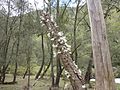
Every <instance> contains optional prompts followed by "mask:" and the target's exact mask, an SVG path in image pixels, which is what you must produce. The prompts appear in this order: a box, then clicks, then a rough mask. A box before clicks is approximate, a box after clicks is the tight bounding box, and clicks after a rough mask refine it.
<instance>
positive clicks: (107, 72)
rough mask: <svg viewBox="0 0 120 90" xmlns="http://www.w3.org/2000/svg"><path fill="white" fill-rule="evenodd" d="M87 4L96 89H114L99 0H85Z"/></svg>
mask: <svg viewBox="0 0 120 90" xmlns="http://www.w3.org/2000/svg"><path fill="white" fill-rule="evenodd" d="M87 6H88V12H89V18H90V24H91V37H92V48H93V59H94V64H95V76H96V90H116V89H115V81H114V75H113V70H112V65H111V58H110V51H109V45H108V40H107V35H106V25H105V20H104V15H103V11H102V6H101V1H100V0H87Z"/></svg>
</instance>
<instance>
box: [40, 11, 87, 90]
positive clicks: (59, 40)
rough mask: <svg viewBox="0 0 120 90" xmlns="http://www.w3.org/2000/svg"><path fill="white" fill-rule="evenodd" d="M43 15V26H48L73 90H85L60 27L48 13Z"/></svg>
mask: <svg viewBox="0 0 120 90" xmlns="http://www.w3.org/2000/svg"><path fill="white" fill-rule="evenodd" d="M41 15H42V16H41V19H42V22H43V26H44V25H46V27H47V28H48V36H49V37H50V39H51V41H52V42H53V47H54V49H55V52H56V53H55V55H60V60H61V62H62V63H63V65H64V68H65V70H66V71H68V72H69V74H70V76H69V77H70V81H71V85H72V87H73V90H85V89H84V88H83V87H82V86H83V84H84V80H83V78H82V76H81V72H80V71H79V69H78V67H77V65H76V64H75V63H74V62H73V60H72V58H71V56H70V53H71V51H70V46H69V45H68V44H67V43H66V41H67V40H66V39H65V37H64V35H63V33H62V32H59V31H58V26H57V25H56V23H55V22H54V21H53V20H52V18H51V17H50V16H49V14H48V13H42V14H41Z"/></svg>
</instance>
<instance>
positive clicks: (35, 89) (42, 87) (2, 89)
mask: <svg viewBox="0 0 120 90" xmlns="http://www.w3.org/2000/svg"><path fill="white" fill-rule="evenodd" d="M6 81H7V82H8V81H9V82H10V81H12V75H7V77H6ZM35 82H36V81H35V80H34V76H32V77H31V88H32V90H49V87H50V86H51V80H50V78H49V77H45V78H44V79H41V80H39V81H37V83H36V84H35V86H33V84H34V83H35ZM94 84H95V83H94V82H92V85H93V86H94ZM26 85H27V77H26V79H22V77H21V76H18V77H17V84H13V85H8V84H7V85H0V90H23V87H24V86H26ZM63 86H64V80H63V79H61V81H60V90H63ZM116 87H117V90H120V84H117V85H116ZM89 90H94V89H89Z"/></svg>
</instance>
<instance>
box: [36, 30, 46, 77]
mask: <svg viewBox="0 0 120 90" xmlns="http://www.w3.org/2000/svg"><path fill="white" fill-rule="evenodd" d="M43 37H44V35H43V31H42V35H41V38H42V64H41V67H40V69H39V71H38V73H37V75H36V76H35V79H38V77H39V76H40V74H41V72H42V70H43V66H44V62H45V51H44V39H43Z"/></svg>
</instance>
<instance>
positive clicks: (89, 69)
mask: <svg viewBox="0 0 120 90" xmlns="http://www.w3.org/2000/svg"><path fill="white" fill-rule="evenodd" d="M92 66H93V54H92V52H91V56H90V60H89V64H88V67H87V71H86V74H85V84H89V87H91V84H90V79H91V77H92Z"/></svg>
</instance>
